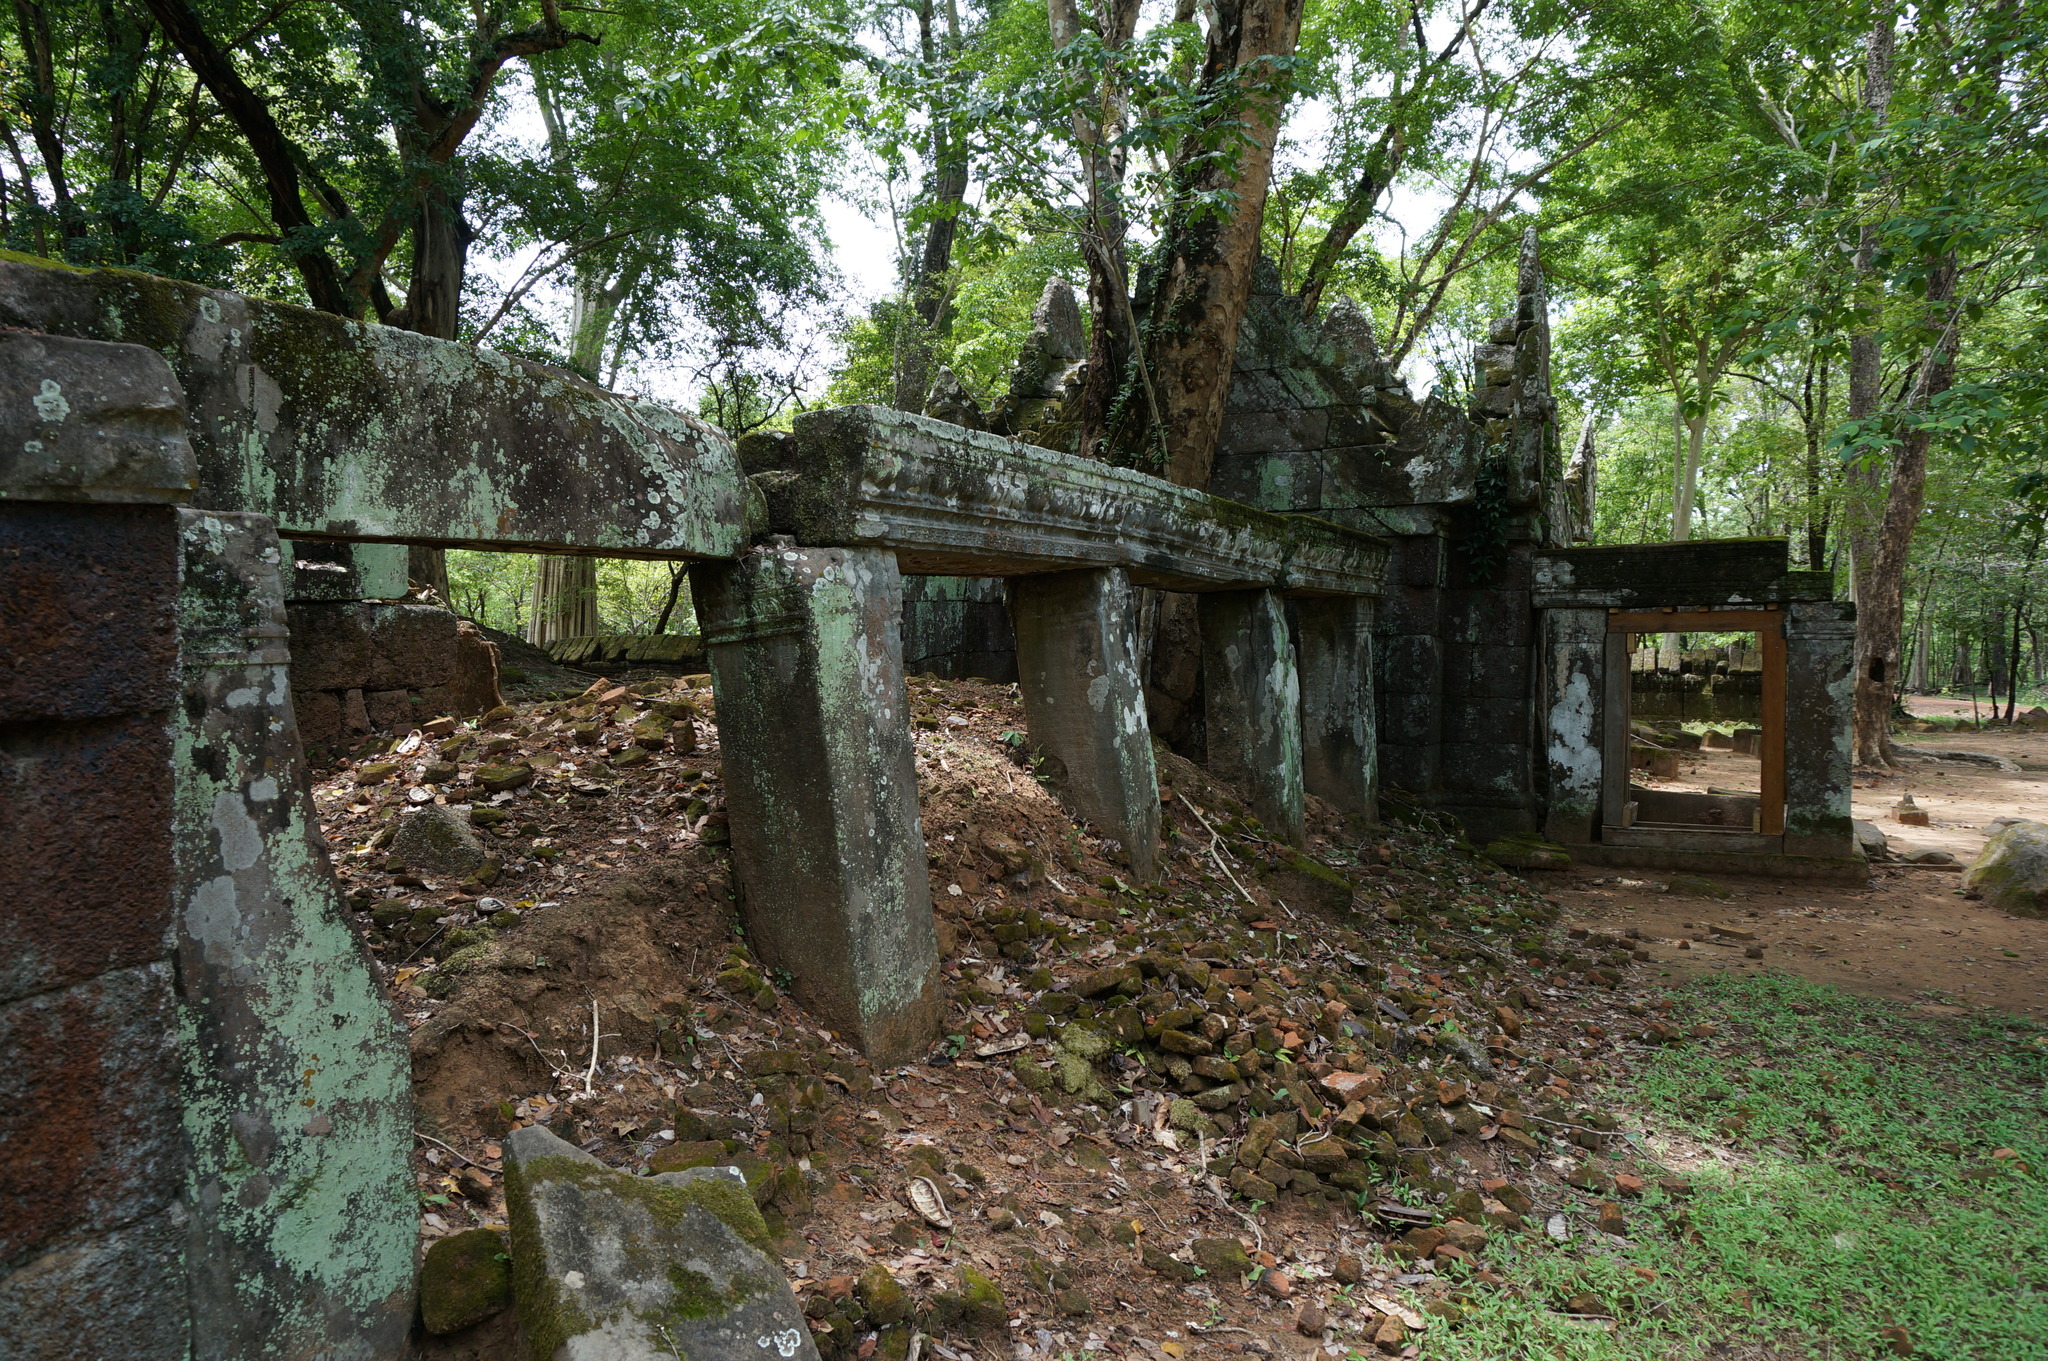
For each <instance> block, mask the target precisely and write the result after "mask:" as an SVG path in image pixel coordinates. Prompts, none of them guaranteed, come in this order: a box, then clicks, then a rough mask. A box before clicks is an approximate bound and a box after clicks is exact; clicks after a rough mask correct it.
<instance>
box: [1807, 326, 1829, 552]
mask: <svg viewBox="0 0 2048 1361" xmlns="http://www.w3.org/2000/svg"><path fill="white" fill-rule="evenodd" d="M1831 368H1832V365H1830V364H1829V363H1828V361H1827V359H1826V357H1825V356H1823V355H1822V354H1821V353H1820V350H1819V347H1818V346H1815V347H1814V348H1813V349H1811V350H1809V351H1808V352H1807V362H1806V393H1805V397H1806V566H1807V568H1808V570H1810V571H1815V572H1820V571H1825V570H1826V569H1827V563H1828V512H1827V503H1826V502H1825V501H1824V500H1823V499H1822V498H1821V490H1820V442H1821V434H1822V432H1823V431H1824V430H1826V429H1827V425H1828V374H1829V371H1830V369H1831Z"/></svg>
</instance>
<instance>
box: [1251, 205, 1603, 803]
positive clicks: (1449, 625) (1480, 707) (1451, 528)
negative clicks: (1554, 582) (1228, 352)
mask: <svg viewBox="0 0 2048 1361" xmlns="http://www.w3.org/2000/svg"><path fill="white" fill-rule="evenodd" d="M1473 366H1474V371H1473V385H1472V393H1473V396H1472V398H1471V400H1470V402H1469V404H1461V403H1459V402H1457V401H1454V400H1452V399H1451V398H1450V397H1447V396H1445V395H1443V394H1442V393H1431V394H1430V395H1429V396H1428V397H1426V398H1424V399H1422V400H1420V401H1418V400H1416V398H1415V397H1414V396H1413V394H1412V393H1410V391H1409V389H1408V387H1407V384H1406V383H1405V382H1403V381H1402V380H1401V379H1400V378H1399V377H1398V376H1397V375H1396V374H1395V373H1393V372H1392V370H1391V368H1390V366H1389V365H1388V364H1387V363H1386V362H1385V361H1384V359H1382V357H1381V355H1380V353H1379V349H1378V346H1377V344H1376V343H1375V340H1374V337H1373V334H1372V327H1371V323H1370V321H1369V319H1368V318H1366V317H1365V316H1364V315H1363V314H1362V313H1361V312H1359V311H1358V310H1357V309H1356V308H1354V307H1352V306H1351V305H1350V304H1349V303H1346V302H1342V301H1340V302H1338V303H1337V304H1335V305H1334V306H1332V307H1331V308H1330V309H1329V311H1328V312H1327V313H1326V314H1325V315H1324V316H1323V317H1322V318H1320V319H1319V320H1315V319H1311V318H1309V317H1308V316H1307V315H1306V314H1304V312H1303V311H1302V309H1301V306H1300V304H1299V302H1298V301H1297V300H1296V299H1294V298H1293V297H1292V296H1290V295H1288V294H1286V293H1285V292H1284V291H1282V289H1281V287H1280V279H1279V276H1278V274H1277V272H1275V271H1273V270H1271V269H1270V268H1262V270H1261V272H1260V275H1259V279H1258V281H1257V283H1256V284H1255V286H1254V295H1253V298H1252V303H1251V307H1250V309H1249V310H1248V312H1247V314H1246V318H1245V324H1244V329H1243V331H1242V332H1241V333H1240V338H1239V341H1238V351H1237V367H1236V373H1235V376H1234V377H1233V379H1232V382H1231V391H1230V397H1229V402H1228V405H1227V407H1226V415H1225V419H1224V424H1223V431H1222V436H1221V439H1220V441H1219V444H1218V449H1217V457H1216V467H1215V474H1214V478H1213V480H1212V482H1211V490H1212V491H1214V492H1215V493H1216V494H1217V495H1219V496H1227V497H1231V498H1234V499H1237V500H1241V501H1244V502H1246V503H1247V504H1250V505H1255V506H1259V507H1261V508H1264V509H1269V510H1282V511H1291V512H1295V513H1305V514H1313V515H1316V516H1318V517H1321V518H1323V519H1327V520H1333V521H1335V522H1337V523H1339V524H1343V525H1349V526H1351V527H1353V528H1356V529H1362V530H1366V531H1369V532H1371V533H1375V534H1380V535H1384V536H1386V537H1387V538H1388V539H1390V540H1391V544H1392V547H1391V551H1390V554H1389V562H1388V579H1387V594H1386V597H1385V599H1384V601H1383V602H1382V605H1381V609H1380V614H1379V620H1378V625H1377V628H1378V645H1377V658H1378V670H1377V689H1378V695H1377V703H1378V710H1379V720H1378V722H1379V773H1380V779H1381V781H1382V783H1384V784H1385V785H1389V786H1392V787H1395V788H1398V789H1401V790H1403V791H1405V792H1406V793H1409V794H1411V795H1414V796H1415V797H1417V798H1419V799H1420V800H1422V801H1423V802H1424V803H1425V804H1428V805H1430V806H1433V807H1436V808H1438V809H1441V810H1443V811H1445V812H1449V813H1451V814H1453V815H1455V816H1457V817H1458V818H1459V819H1461V820H1462V821H1463V822H1464V823H1465V824H1466V826H1467V827H1468V829H1470V831H1471V832H1472V834H1473V835H1474V836H1477V837H1482V838H1488V837H1492V836H1495V835H1498V834H1500V833H1502V832H1507V831H1529V830H1533V829H1534V827H1535V826H1536V822H1537V808H1538V805H1539V802H1540V800H1541V798H1542V794H1543V789H1542V778H1541V772H1542V763H1541V762H1539V761H1538V759H1537V747H1536V722H1535V716H1534V713H1533V706H1534V694H1533V685H1534V671H1533V662H1534V648H1535V643H1536V639H1535V634H1534V627H1535V613H1534V606H1533V602H1532V598H1531V595H1530V590H1531V586H1532V559H1533V555H1534V553H1535V552H1536V550H1537V549H1538V548H1539V547H1541V546H1542V545H1544V544H1545V543H1558V542H1569V541H1570V539H1571V538H1572V537H1573V536H1575V535H1576V534H1577V533H1578V532H1580V526H1581V525H1582V524H1583V523H1584V522H1585V520H1586V519H1587V518H1588V516H1587V508H1586V507H1585V504H1584V496H1585V495H1586V490H1587V489H1589V488H1590V486H1591V472H1590V455H1589V454H1586V455H1583V456H1582V458H1581V460H1580V464H1581V473H1580V476H1579V479H1578V481H1577V482H1576V483H1574V484H1573V485H1572V488H1571V489H1568V490H1567V491H1560V490H1559V489H1558V488H1559V484H1560V482H1561V473H1562V469H1561V468H1560V467H1559V466H1558V465H1559V462H1560V460H1559V456H1558V441H1557V432H1556V420H1555V404H1554V402H1553V401H1552V398H1551V393H1550V329H1549V319H1548V304H1547V301H1546V297H1545V290H1544V286H1543V276H1542V270H1541V267H1540V262H1539V260H1538V258H1537V255H1536V248H1535V241H1534V238H1533V236H1531V237H1527V238H1525V239H1524V242H1523V248H1522V257H1521V262H1520V277H1519V282H1518V291H1517V297H1516V303H1515V307H1514V310H1513V311H1511V312H1510V313H1508V314H1507V315H1506V316H1504V317H1502V318H1501V319H1500V320H1499V321H1497V322H1496V323H1495V324H1494V326H1493V328H1492V330H1491V332H1490V334H1489V335H1488V337H1487V340H1486V342H1485V343H1484V344H1481V345H1478V346H1476V347H1475V348H1474V355H1473Z"/></svg>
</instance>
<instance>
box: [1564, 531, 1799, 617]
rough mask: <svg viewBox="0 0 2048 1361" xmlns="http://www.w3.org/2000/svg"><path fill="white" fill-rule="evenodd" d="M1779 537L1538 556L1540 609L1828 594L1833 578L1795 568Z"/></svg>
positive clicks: (1777, 600) (1770, 600)
mask: <svg viewBox="0 0 2048 1361" xmlns="http://www.w3.org/2000/svg"><path fill="white" fill-rule="evenodd" d="M1789 552H1790V548H1789V545H1788V543H1787V541H1786V540H1784V539H1782V538H1764V539H1693V540H1689V541H1688V542H1685V543H1634V544H1618V545H1615V546H1612V547H1602V548H1556V549H1551V550H1549V551H1548V552H1543V553H1538V554H1537V555H1536V559H1535V570H1536V580H1535V596H1536V600H1535V603H1536V607H1537V608H1538V609H1654V608H1662V607H1664V606H1667V605H1672V606H1677V607H1679V608H1695V607H1696V608H1704V607H1708V606H1716V605H1720V606H1727V605H1767V604H1783V603H1787V602H1790V601H1794V600H1827V599H1830V598H1832V597H1833V595H1834V578H1833V576H1832V575H1831V574H1830V573H1827V572H1797V571H1793V570H1792V568H1791V563H1790V558H1789Z"/></svg>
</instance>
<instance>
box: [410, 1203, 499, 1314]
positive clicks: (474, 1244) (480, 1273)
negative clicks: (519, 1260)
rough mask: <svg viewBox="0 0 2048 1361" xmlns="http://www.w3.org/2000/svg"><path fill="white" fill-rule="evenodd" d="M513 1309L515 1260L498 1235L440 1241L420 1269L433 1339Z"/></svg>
mask: <svg viewBox="0 0 2048 1361" xmlns="http://www.w3.org/2000/svg"><path fill="white" fill-rule="evenodd" d="M510 1303H512V1258H511V1255H510V1254H509V1253H508V1252H507V1250H506V1246H505V1238H504V1235H503V1234H502V1233H500V1232H499V1231H498V1230H496V1229H469V1230H466V1231H465V1232H462V1233H456V1234H450V1235H449V1236H448V1237H446V1238H440V1239H436V1240H435V1241H434V1243H433V1244H432V1245H431V1246H429V1247H428V1248H427V1256H426V1261H425V1262H424V1263H423V1264H422V1265H421V1267H420V1319H421V1321H422V1322H423V1323H425V1324H426V1328H427V1331H428V1332H430V1333H436V1334H439V1333H453V1332H459V1331H461V1330H462V1329H464V1328H470V1327H474V1326H475V1325H477V1324H479V1323H482V1322H483V1321H484V1320H485V1319H487V1318H490V1317H491V1316H492V1315H494V1314H496V1313H498V1312H499V1311H501V1310H503V1309H504V1308H505V1306H506V1305H508V1304H510Z"/></svg>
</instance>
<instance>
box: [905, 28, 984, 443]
mask: <svg viewBox="0 0 2048 1361" xmlns="http://www.w3.org/2000/svg"><path fill="white" fill-rule="evenodd" d="M932 6H933V0H921V3H920V4H919V5H918V8H917V27H918V46H919V51H920V52H921V54H922V55H923V57H924V60H925V65H926V66H927V67H928V68H929V67H936V66H937V64H938V61H939V59H940V54H941V51H942V49H943V52H944V55H945V56H947V57H948V58H958V56H959V55H960V14H959V10H958V8H957V7H956V6H955V5H954V4H952V3H949V4H948V8H947V28H946V38H945V40H944V42H943V44H942V43H941V41H940V39H939V38H938V35H937V34H936V32H935V31H934V28H933V21H934V17H935V16H934V14H933V8H932ZM945 98H946V97H945V96H941V97H940V99H941V102H940V104H939V105H938V106H937V107H934V108H933V109H932V110H931V114H932V128H931V138H932V152H931V154H932V171H931V174H930V176H929V177H928V178H927V179H926V180H925V186H924V196H925V202H926V206H927V209H928V211H929V212H930V214H931V216H930V218H929V219H928V220H927V221H926V223H925V228H924V241H923V243H922V244H921V245H920V247H919V248H918V252H917V256H916V258H915V259H914V260H913V261H912V262H911V271H910V306H911V312H912V315H913V316H914V317H915V318H916V320H915V321H914V322H913V321H910V320H908V319H905V321H904V322H903V323H902V324H901V325H900V326H899V330H898V340H897V346H896V393H895V403H896V407H897V409H898V410H902V411H922V410H923V409H924V399H925V394H926V393H927V392H929V391H930V390H931V383H932V359H933V353H934V348H935V343H936V341H937V339H938V337H939V335H940V334H941V331H942V329H943V327H944V325H945V320H946V313H947V311H948V298H947V296H946V275H947V274H948V273H949V272H950V271H951V270H952V268H953V242H954V240H955V239H956V238H957V237H958V236H959V234H960V209H961V207H962V206H963V205H964V204H965V203H966V202H967V141H966V139H965V138H964V137H962V136H961V135H960V134H959V130H958V129H957V128H955V127H954V125H953V119H952V116H951V112H950V110H948V109H947V108H946V107H945V103H944V101H945Z"/></svg>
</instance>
